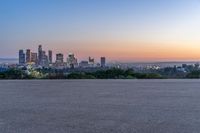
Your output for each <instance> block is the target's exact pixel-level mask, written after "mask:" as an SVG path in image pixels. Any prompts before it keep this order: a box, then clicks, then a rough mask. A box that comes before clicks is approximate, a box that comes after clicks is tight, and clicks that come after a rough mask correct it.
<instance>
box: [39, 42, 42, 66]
mask: <svg viewBox="0 0 200 133" xmlns="http://www.w3.org/2000/svg"><path fill="white" fill-rule="evenodd" d="M38 64H39V65H41V64H42V45H39V47H38Z"/></svg>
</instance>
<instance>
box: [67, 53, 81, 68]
mask: <svg viewBox="0 0 200 133" xmlns="http://www.w3.org/2000/svg"><path fill="white" fill-rule="evenodd" d="M67 66H68V67H69V68H75V67H78V62H77V59H76V58H75V56H74V54H72V53H70V54H69V55H68V57H67Z"/></svg>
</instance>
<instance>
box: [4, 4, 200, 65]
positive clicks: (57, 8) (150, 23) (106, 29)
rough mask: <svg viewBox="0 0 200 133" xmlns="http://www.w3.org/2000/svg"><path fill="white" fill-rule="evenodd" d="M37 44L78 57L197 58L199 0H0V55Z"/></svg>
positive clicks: (199, 57)
mask: <svg viewBox="0 0 200 133" xmlns="http://www.w3.org/2000/svg"><path fill="white" fill-rule="evenodd" d="M39 44H42V45H43V47H44V49H45V50H48V49H51V50H53V52H54V54H55V53H58V52H62V53H64V54H65V55H66V54H67V53H69V52H73V53H75V55H76V56H77V57H78V58H79V59H87V57H88V56H92V57H95V58H99V57H100V56H106V57H107V58H108V59H109V60H110V61H183V60H184V61H189V60H200V0H0V58H16V57H17V55H18V50H19V49H27V48H30V49H32V50H33V51H35V52H36V51H37V47H38V45H39Z"/></svg>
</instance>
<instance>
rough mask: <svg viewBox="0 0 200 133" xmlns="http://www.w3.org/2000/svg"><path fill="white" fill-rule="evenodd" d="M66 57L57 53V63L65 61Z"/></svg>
mask: <svg viewBox="0 0 200 133" xmlns="http://www.w3.org/2000/svg"><path fill="white" fill-rule="evenodd" d="M63 59H64V57H63V54H61V53H59V54H56V63H63V62H64V61H63Z"/></svg>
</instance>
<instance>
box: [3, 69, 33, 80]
mask: <svg viewBox="0 0 200 133" xmlns="http://www.w3.org/2000/svg"><path fill="white" fill-rule="evenodd" d="M29 78H30V76H29V75H27V74H26V73H25V72H24V71H22V70H19V69H10V70H8V71H4V72H0V79H29Z"/></svg>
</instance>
